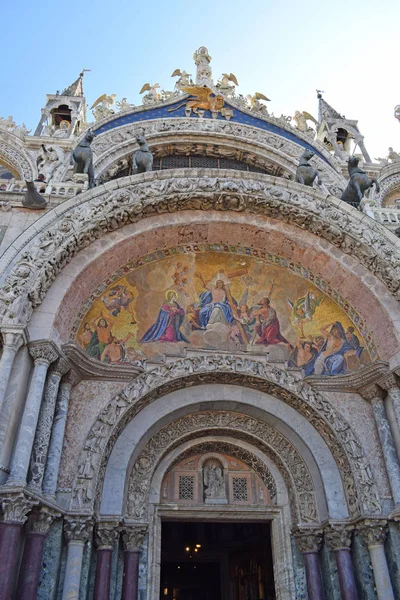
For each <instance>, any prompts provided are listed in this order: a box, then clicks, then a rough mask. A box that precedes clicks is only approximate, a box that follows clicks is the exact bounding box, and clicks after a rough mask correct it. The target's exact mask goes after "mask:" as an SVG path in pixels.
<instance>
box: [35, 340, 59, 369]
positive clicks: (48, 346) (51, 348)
mask: <svg viewBox="0 0 400 600" xmlns="http://www.w3.org/2000/svg"><path fill="white" fill-rule="evenodd" d="M29 354H30V355H31V356H32V358H33V360H34V361H35V364H37V363H44V364H45V365H50V364H51V363H52V362H54V361H55V360H57V358H58V357H59V352H58V349H57V347H56V345H55V344H53V342H48V341H47V340H40V341H38V342H32V343H30V344H29Z"/></svg>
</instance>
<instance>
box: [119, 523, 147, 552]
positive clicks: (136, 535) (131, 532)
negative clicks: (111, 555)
mask: <svg viewBox="0 0 400 600" xmlns="http://www.w3.org/2000/svg"><path fill="white" fill-rule="evenodd" d="M147 530H148V526H147V525H124V527H123V530H122V542H123V545H124V551H125V552H138V551H139V550H140V548H141V546H142V544H143V541H144V538H145V537H146V535H147Z"/></svg>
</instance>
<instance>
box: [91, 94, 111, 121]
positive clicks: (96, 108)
mask: <svg viewBox="0 0 400 600" xmlns="http://www.w3.org/2000/svg"><path fill="white" fill-rule="evenodd" d="M115 97H116V94H111V96H107V94H103V95H102V96H100V97H99V98H97V100H96V102H94V103H93V104H92V106H91V107H90V110H91V111H92V113H93V116H94V118H95V119H96V121H100V120H101V119H104V118H106V117H111V116H112V115H113V114H115V112H114V111H113V110H112V109H111V107H112V106H113V105H114V102H115Z"/></svg>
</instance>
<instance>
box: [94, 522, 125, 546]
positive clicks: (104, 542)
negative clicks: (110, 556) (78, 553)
mask: <svg viewBox="0 0 400 600" xmlns="http://www.w3.org/2000/svg"><path fill="white" fill-rule="evenodd" d="M119 534H120V529H119V523H118V522H107V523H98V525H97V526H96V534H95V539H96V546H97V548H98V549H99V550H100V549H102V548H103V549H104V548H113V547H114V544H115V542H116V541H117V540H118V538H119Z"/></svg>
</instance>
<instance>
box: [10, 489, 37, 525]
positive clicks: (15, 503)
mask: <svg viewBox="0 0 400 600" xmlns="http://www.w3.org/2000/svg"><path fill="white" fill-rule="evenodd" d="M36 504H38V501H33V500H31V499H29V498H27V497H26V496H25V495H24V494H23V493H22V492H19V493H16V494H12V493H9V494H7V495H6V496H4V497H3V498H2V500H1V509H2V511H3V520H4V521H5V522H6V523H21V524H23V523H25V521H26V520H27V518H28V514H29V512H30V511H31V510H32V508H33V507H34V506H35V505H36Z"/></svg>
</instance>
